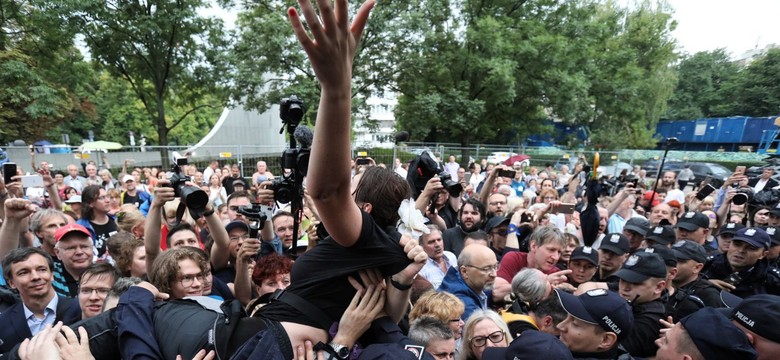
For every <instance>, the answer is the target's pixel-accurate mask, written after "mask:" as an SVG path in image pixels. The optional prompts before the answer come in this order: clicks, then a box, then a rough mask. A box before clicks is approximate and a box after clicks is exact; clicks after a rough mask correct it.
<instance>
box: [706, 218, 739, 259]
mask: <svg viewBox="0 0 780 360" xmlns="http://www.w3.org/2000/svg"><path fill="white" fill-rule="evenodd" d="M744 228H745V225H742V224H740V223H733V222H730V223H726V224H724V225H723V226H721V227H720V230H719V231H718V237H717V240H716V244H715V245H716V246H715V247H714V248H713V247H707V248H705V250H707V255H712V257H715V255H717V254H721V253H722V254H725V253H726V252H728V251H729V246H731V240H732V239H734V235H737V231H740V230H742V229H744Z"/></svg>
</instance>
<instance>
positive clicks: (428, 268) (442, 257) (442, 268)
mask: <svg viewBox="0 0 780 360" xmlns="http://www.w3.org/2000/svg"><path fill="white" fill-rule="evenodd" d="M428 229H429V230H430V233H428V234H423V236H422V237H421V238H420V243H421V244H422V247H423V250H425V253H426V254H428V261H426V262H425V266H423V268H422V270H420V273H419V274H420V276H422V277H424V278H425V279H426V280H428V282H430V283H431V285H433V288H434V289H438V288H439V285H441V282H442V280H444V276H445V275H447V271H449V269H450V268H452V267H456V266H458V261H457V259H456V258H455V254H453V253H451V252H449V251H445V250H444V241H443V240H442V238H441V231H440V230H439V228H438V227H436V226H435V225H428Z"/></svg>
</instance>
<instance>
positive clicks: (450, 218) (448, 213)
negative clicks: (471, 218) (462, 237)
mask: <svg viewBox="0 0 780 360" xmlns="http://www.w3.org/2000/svg"><path fill="white" fill-rule="evenodd" d="M439 216H440V217H441V218H442V220H444V224H445V225H447V229H449V228H453V227H455V226H457V225H458V212H457V211H455V210H454V209H453V208H452V206H450V203H449V202H447V203H446V204H444V207H442V208H441V210H439Z"/></svg>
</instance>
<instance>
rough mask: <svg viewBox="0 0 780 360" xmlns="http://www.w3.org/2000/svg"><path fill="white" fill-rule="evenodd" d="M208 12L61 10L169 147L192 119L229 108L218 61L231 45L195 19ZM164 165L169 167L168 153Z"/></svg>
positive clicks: (187, 6)
mask: <svg viewBox="0 0 780 360" xmlns="http://www.w3.org/2000/svg"><path fill="white" fill-rule="evenodd" d="M208 5H209V4H208V3H207V2H205V1H202V0H179V1H175V2H174V1H160V0H150V1H146V2H137V1H129V2H126V1H119V2H112V1H109V2H106V1H103V0H71V1H65V2H62V3H61V5H60V6H58V7H57V8H56V9H57V10H58V11H59V14H61V15H62V16H65V17H67V18H68V19H69V20H70V21H71V23H72V24H76V25H77V26H78V28H79V29H80V30H81V34H82V35H83V36H84V41H85V42H86V44H87V46H88V47H89V50H90V53H91V55H92V57H93V58H94V60H95V61H96V62H97V63H98V64H99V65H100V66H101V67H102V68H103V69H106V70H107V71H108V72H109V74H110V75H111V76H113V77H115V78H119V79H122V80H124V81H126V82H127V83H128V84H129V85H130V87H131V88H132V90H133V93H134V94H135V96H136V97H137V98H138V99H139V100H140V102H141V104H142V105H143V109H144V111H145V112H146V114H147V116H148V117H149V118H150V119H151V120H152V124H151V125H152V128H153V129H155V130H156V133H157V141H158V144H159V145H162V146H165V145H168V143H169V136H170V134H171V132H172V130H173V129H175V128H176V127H177V126H180V124H182V122H183V121H185V119H187V118H188V117H189V116H191V115H193V114H196V113H198V112H201V111H203V110H204V109H206V108H213V107H217V108H220V107H221V106H222V105H223V104H224V103H225V100H224V99H223V96H221V95H220V94H222V91H223V85H224V83H223V81H224V79H223V78H222V77H221V74H223V73H224V72H225V69H224V66H223V65H224V63H223V62H222V60H221V54H222V53H223V51H224V50H225V49H226V48H227V46H228V41H227V40H226V39H227V37H226V34H225V32H224V29H223V24H222V21H221V20H219V19H216V18H211V17H204V16H201V15H199V14H198V11H199V10H203V9H205V8H206V6H208ZM174 109H180V111H175V110H174ZM162 161H163V165H167V164H168V156H167V151H166V150H165V149H163V154H162Z"/></svg>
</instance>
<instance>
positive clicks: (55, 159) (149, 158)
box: [6, 143, 763, 177]
mask: <svg viewBox="0 0 780 360" xmlns="http://www.w3.org/2000/svg"><path fill="white" fill-rule="evenodd" d="M76 149H77V148H76V147H73V148H52V149H50V150H51V151H50V153H36V161H37V162H38V163H40V162H41V161H47V162H49V163H50V164H52V166H53V168H54V169H57V170H63V171H64V170H65V169H66V168H67V165H69V164H79V163H81V162H82V161H90V160H93V161H95V162H97V163H101V158H102V157H105V158H106V159H107V160H108V162H109V164H111V170H112V171H113V172H114V173H118V172H119V169H121V167H122V164H123V163H124V161H125V160H126V159H132V160H133V164H132V166H133V167H153V166H156V167H159V166H161V165H162V159H161V153H162V151H161V150H162V149H163V148H162V147H158V146H145V147H143V148H141V147H125V148H123V149H122V150H121V151H110V152H107V153H103V152H93V153H88V154H83V156H82V154H78V153H77V152H76ZM167 149H168V151H169V154H172V152H173V151H176V152H179V153H180V154H182V155H188V156H189V162H190V164H193V165H195V166H197V167H198V168H199V169H204V168H205V167H206V166H208V164H209V162H210V161H212V160H218V161H219V163H220V166H225V165H232V164H238V165H239V166H240V168H241V174H242V176H247V177H248V176H251V175H252V174H253V173H254V172H255V171H256V170H255V169H256V164H257V162H258V161H261V160H262V161H265V162H266V163H267V165H268V168H269V171H271V172H272V173H274V174H279V173H281V172H282V169H281V167H280V165H279V157H280V155H281V153H282V151H283V150H284V149H283V148H281V147H280V146H278V145H277V146H266V145H230V144H228V145H220V146H202V147H198V148H197V149H195V150H194V152H193V153H191V154H186V153H185V152H186V151H187V150H188V147H184V146H169V147H167ZM424 150H430V151H432V152H433V153H434V154H435V155H436V156H438V157H439V158H441V159H442V161H447V158H448V157H449V156H450V155H454V156H455V157H456V161H457V162H458V163H460V164H461V166H464V167H466V166H468V164H469V163H470V162H473V161H477V162H479V161H482V159H487V158H488V157H490V156H491V155H492V154H493V153H496V152H504V153H513V154H524V155H528V156H529V157H530V160H529V161H530V165H531V166H536V167H545V166H546V165H548V164H551V165H553V166H555V167H556V168H557V167H560V165H562V164H569V165H570V168H571V164H573V163H574V162H575V161H576V160H575V159H577V158H578V157H580V156H582V157H584V158H585V159H588V161H589V162H591V161H592V159H593V156H594V153H595V152H596V151H594V150H581V149H575V150H568V149H562V148H558V147H512V146H494V145H474V146H470V147H465V148H464V147H462V146H460V145H459V144H447V143H437V144H424V143H403V144H399V145H398V146H395V147H394V148H355V149H353V158H354V157H357V156H368V157H371V158H373V159H374V160H375V161H376V162H377V163H378V164H385V165H386V166H391V164H393V163H394V159H399V160H400V161H401V162H404V163H406V162H408V161H410V160H412V159H413V158H414V157H415V156H417V155H419V154H420V153H421V152H422V151H424ZM6 151H7V154H8V161H12V162H15V163H17V164H18V165H19V166H20V168H22V169H24V170H26V171H29V170H28V169H30V159H31V158H30V150H29V148H28V147H8V148H6ZM598 152H599V153H600V157H601V165H603V166H611V167H613V168H608V173H610V174H618V173H619V172H620V170H621V169H623V168H627V167H632V166H633V165H641V164H643V163H644V162H646V161H648V160H651V159H652V160H658V159H660V158H661V157H662V156H663V151H662V150H621V151H598ZM364 153H365V155H364ZM464 154H467V156H468V157H467V158H465V157H464V156H463V155H464ZM668 158H669V159H677V160H683V161H692V162H693V161H696V162H715V163H720V164H722V165H724V166H726V167H729V168H733V167H734V166H736V165H753V164H760V163H762V160H763V156H762V155H760V154H757V153H746V152H692V151H677V150H672V151H670V152H669V156H668Z"/></svg>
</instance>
